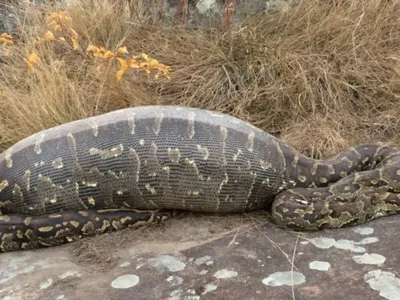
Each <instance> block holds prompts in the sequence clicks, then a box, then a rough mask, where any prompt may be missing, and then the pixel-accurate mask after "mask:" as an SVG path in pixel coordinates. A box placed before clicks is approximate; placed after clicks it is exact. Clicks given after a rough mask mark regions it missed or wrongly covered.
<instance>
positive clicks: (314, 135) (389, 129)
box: [0, 0, 400, 157]
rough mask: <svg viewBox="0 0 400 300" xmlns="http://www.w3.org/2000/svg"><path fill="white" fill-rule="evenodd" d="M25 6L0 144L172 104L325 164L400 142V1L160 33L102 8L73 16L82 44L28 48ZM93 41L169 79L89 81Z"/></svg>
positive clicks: (2, 88) (8, 67)
mask: <svg viewBox="0 0 400 300" xmlns="http://www.w3.org/2000/svg"><path fill="white" fill-rule="evenodd" d="M50 10H51V11H54V8H50V7H49V8H46V7H44V8H38V7H30V8H28V9H27V11H26V14H27V17H26V20H25V21H24V23H23V24H22V26H21V27H20V33H19V35H18V39H17V40H16V42H15V45H14V47H13V55H12V56H9V57H4V58H2V59H1V60H0V107H1V108H2V109H1V110H0V120H1V121H0V132H1V133H0V146H1V149H2V150H4V149H5V148H7V147H8V146H10V145H11V144H12V143H15V142H16V141H18V140H20V139H21V138H23V137H25V136H27V135H30V134H32V133H34V132H36V131H38V130H41V129H44V128H47V127H51V126H54V125H58V124H61V123H63V122H67V121H71V120H75V119H79V118H83V117H87V116H90V115H95V114H100V113H103V112H106V111H110V110H114V109H119V108H123V107H127V106H135V105H146V104H179V105H189V106H195V107H201V108H208V109H214V110H218V111H222V112H225V113H229V114H232V115H235V116H237V117H239V118H242V119H244V120H247V121H249V122H252V123H253V124H254V125H256V126H259V127H261V128H262V129H264V130H266V131H269V132H271V133H273V134H282V137H283V138H284V139H285V140H287V141H288V142H289V143H290V144H291V145H293V146H295V147H296V148H298V149H299V150H300V151H302V152H304V153H308V154H312V155H315V156H316V157H326V156H329V155H332V154H334V153H336V152H337V151H339V150H341V149H343V148H344V147H346V146H349V145H350V144H354V143H359V142H368V141H377V140H391V141H393V142H396V143H397V144H400V135H399V134H398V129H399V124H400V123H399V118H398V116H399V114H400V106H399V105H398V103H399V96H400V3H399V2H396V1H384V0H382V1H380V0H353V1H342V2H341V5H340V6H335V5H334V2H333V1H318V0H303V1H300V2H299V3H298V4H296V5H293V6H291V7H289V8H288V9H287V10H284V11H278V12H275V13H272V14H270V15H262V16H258V17H257V16H255V17H252V18H248V19H246V20H243V21H242V22H241V23H237V24H235V26H234V27H233V28H231V29H227V30H225V31H222V30H213V29H206V28H203V29H199V28H190V27H188V28H183V27H180V26H173V27H166V26H157V24H155V23H154V22H153V21H151V20H149V19H146V18H145V17H143V16H142V15H140V17H139V16H138V14H133V16H130V13H129V12H125V13H123V14H122V13H121V10H119V9H116V6H113V5H112V4H110V2H107V1H96V3H94V2H92V1H90V0H83V1H81V2H80V4H79V5H78V6H74V7H71V8H69V9H68V12H69V15H70V16H71V17H72V18H73V23H72V26H73V28H74V29H75V30H76V32H77V33H78V34H79V44H80V46H81V48H79V49H78V50H77V51H74V50H73V49H71V48H70V47H67V46H61V45H60V44H57V43H43V44H40V45H37V46H35V51H36V52H37V53H38V56H39V58H41V60H40V62H39V63H38V65H37V66H36V67H35V68H34V70H33V71H30V70H28V69H27V66H26V61H25V60H24V59H26V53H27V51H29V50H32V49H31V48H32V42H31V41H30V40H31V39H32V37H34V36H36V35H38V34H42V33H44V32H46V30H47V28H46V19H45V16H46V13H47V12H48V11H50ZM89 44H94V45H98V46H104V47H106V48H108V49H113V50H116V49H117V48H118V47H120V46H126V47H127V48H128V49H129V50H130V53H132V54H137V53H141V52H145V53H148V54H149V55H151V56H152V57H154V58H155V59H157V60H158V61H160V62H162V63H164V64H166V65H169V66H171V67H172V79H171V81H168V80H165V79H157V80H155V79H147V78H146V77H145V76H143V75H142V74H139V75H138V74H136V73H129V74H126V75H124V77H123V78H122V80H120V81H117V80H116V79H115V76H114V73H99V74H98V73H96V72H95V71H94V67H93V62H92V59H91V57H90V55H89V54H88V53H86V51H85V49H86V47H87V46H88V45H89Z"/></svg>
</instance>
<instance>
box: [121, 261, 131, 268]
mask: <svg viewBox="0 0 400 300" xmlns="http://www.w3.org/2000/svg"><path fill="white" fill-rule="evenodd" d="M130 264H131V263H130V262H129V261H124V262H122V263H120V264H119V266H120V267H121V268H125V267H127V266H129V265H130Z"/></svg>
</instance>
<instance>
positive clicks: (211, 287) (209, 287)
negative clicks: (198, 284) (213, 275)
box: [201, 284, 217, 295]
mask: <svg viewBox="0 0 400 300" xmlns="http://www.w3.org/2000/svg"><path fill="white" fill-rule="evenodd" d="M216 289H217V286H216V285H215V284H206V285H205V286H204V291H203V292H202V293H201V294H202V295H205V294H207V293H209V292H212V291H215V290H216Z"/></svg>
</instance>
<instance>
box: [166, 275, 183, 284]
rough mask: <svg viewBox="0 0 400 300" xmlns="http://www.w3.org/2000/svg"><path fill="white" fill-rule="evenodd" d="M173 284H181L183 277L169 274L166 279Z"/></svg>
mask: <svg viewBox="0 0 400 300" xmlns="http://www.w3.org/2000/svg"><path fill="white" fill-rule="evenodd" d="M166 280H167V281H168V282H169V283H170V284H171V285H180V284H182V282H183V278H182V277H180V276H169V277H168V278H167V279H166Z"/></svg>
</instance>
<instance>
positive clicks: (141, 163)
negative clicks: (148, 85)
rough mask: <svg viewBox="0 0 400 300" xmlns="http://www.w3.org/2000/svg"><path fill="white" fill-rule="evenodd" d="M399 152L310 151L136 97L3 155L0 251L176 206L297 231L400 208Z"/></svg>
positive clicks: (241, 125)
mask: <svg viewBox="0 0 400 300" xmlns="http://www.w3.org/2000/svg"><path fill="white" fill-rule="evenodd" d="M399 169H400V152H399V151H398V149H397V148H395V147H389V146H381V145H375V144H363V145H357V146H354V147H351V148H349V149H347V150H345V151H343V152H341V153H339V154H338V155H337V156H336V157H333V158H331V159H327V160H314V159H311V158H309V157H307V156H305V155H302V154H301V153H299V152H298V151H296V150H295V149H293V148H291V147H290V146H288V145H287V144H286V143H284V142H283V141H282V140H280V139H278V138H276V137H274V136H272V135H270V134H268V133H266V132H264V131H263V130H261V129H259V128H257V127H254V126H252V125H251V124H249V123H247V122H244V121H242V120H240V119H237V118H235V117H232V116H229V115H226V114H221V113H217V112H214V111H208V110H202V109H196V108H189V107H180V106H141V107H133V108H126V109H122V110H117V111H113V112H109V113H106V114H103V115H98V116H95V117H90V118H86V119H81V120H77V121H73V122H70V123H66V124H62V125H60V126H57V127H53V128H50V129H46V130H43V131H41V132H38V133H36V134H34V135H32V136H29V137H27V138H25V139H23V140H21V141H20V142H18V143H16V144H15V145H13V146H12V147H10V148H9V149H8V150H6V151H4V152H3V153H2V154H1V155H0V212H1V216H0V250H1V251H3V252H6V251H13V250H19V249H35V248H40V247H46V246H52V245H56V244H62V243H65V242H68V241H73V240H76V239H78V238H81V237H83V236H88V235H93V234H98V233H103V232H106V231H109V230H118V229H121V228H125V227H127V226H135V225H142V224H146V223H151V222H154V221H160V220H163V219H165V218H166V217H169V216H170V215H171V211H173V210H186V211H196V212H208V213H238V212H246V211H252V210H256V209H269V208H271V209H272V216H273V218H274V220H275V221H276V223H277V224H278V225H280V226H284V227H289V228H297V229H301V230H318V229H321V228H337V227H342V226H347V225H351V224H360V223H363V222H366V221H369V220H372V219H374V218H377V217H380V216H383V215H388V214H393V213H397V212H399V210H400V197H399V196H398V195H399V192H400V171H399Z"/></svg>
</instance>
